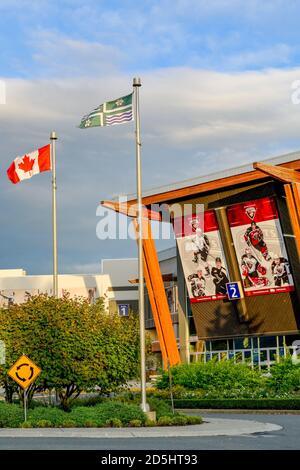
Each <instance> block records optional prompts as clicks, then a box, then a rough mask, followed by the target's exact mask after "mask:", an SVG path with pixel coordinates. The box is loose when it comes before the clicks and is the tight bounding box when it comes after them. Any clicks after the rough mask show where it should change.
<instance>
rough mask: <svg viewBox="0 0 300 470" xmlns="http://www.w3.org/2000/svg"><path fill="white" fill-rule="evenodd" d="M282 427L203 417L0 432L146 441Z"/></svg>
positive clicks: (2, 431) (4, 434)
mask: <svg viewBox="0 0 300 470" xmlns="http://www.w3.org/2000/svg"><path fill="white" fill-rule="evenodd" d="M280 429H282V427H281V426H279V425H277V424H273V423H262V422H259V421H254V420H251V421H250V420H244V419H221V418H211V417H209V418H205V422H204V423H203V424H199V425H198V424H196V425H192V426H172V427H171V426H170V427H168V426H161V427H153V428H121V429H120V428H63V429H62V428H57V429H54V428H45V429H19V428H17V429H12V428H10V429H9V428H5V429H0V438H2V437H31V438H32V437H34V438H38V437H53V438H59V437H71V438H94V439H103V438H135V439H136V438H145V437H146V438H147V437H152V438H153V437H204V436H206V437H207V436H241V435H245V434H246V435H248V434H255V433H267V432H273V431H279V430H280Z"/></svg>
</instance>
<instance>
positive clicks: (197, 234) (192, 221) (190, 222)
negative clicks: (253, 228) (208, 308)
mask: <svg viewBox="0 0 300 470" xmlns="http://www.w3.org/2000/svg"><path fill="white" fill-rule="evenodd" d="M202 216H203V214H202ZM178 219H180V220H178ZM182 219H183V218H177V219H175V220H174V232H175V236H176V239H177V246H178V251H179V255H180V258H181V262H182V267H183V271H184V276H185V279H186V285H187V288H188V293H189V298H190V301H191V303H194V302H204V301H208V300H218V299H224V298H226V297H227V295H226V282H229V281H228V274H227V266H226V263H225V257H224V253H223V249H222V243H221V238H220V233H219V227H218V222H217V219H216V215H215V212H214V211H206V212H204V216H203V217H201V219H203V220H200V217H199V216H194V215H189V216H185V217H184V220H182ZM182 222H183V223H182Z"/></svg>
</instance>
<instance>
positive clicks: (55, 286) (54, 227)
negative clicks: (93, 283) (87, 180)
mask: <svg viewBox="0 0 300 470" xmlns="http://www.w3.org/2000/svg"><path fill="white" fill-rule="evenodd" d="M56 140H57V135H56V132H55V131H52V132H51V134H50V141H51V164H52V240H53V297H55V298H57V297H58V273H57V222H56Z"/></svg>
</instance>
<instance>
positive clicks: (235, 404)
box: [174, 398, 300, 410]
mask: <svg viewBox="0 0 300 470" xmlns="http://www.w3.org/2000/svg"><path fill="white" fill-rule="evenodd" d="M174 406H175V408H202V409H203V408H205V409H219V410H220V409H228V410H229V409H245V410H300V398H292V399H284V398H261V399H257V400H256V399H243V398H241V399H231V398H225V399H215V398H212V399H209V398H203V399H189V398H182V399H175V400H174Z"/></svg>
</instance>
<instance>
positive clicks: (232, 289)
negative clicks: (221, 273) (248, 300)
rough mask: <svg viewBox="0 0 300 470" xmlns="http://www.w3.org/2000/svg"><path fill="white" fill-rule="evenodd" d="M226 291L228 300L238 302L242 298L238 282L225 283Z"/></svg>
mask: <svg viewBox="0 0 300 470" xmlns="http://www.w3.org/2000/svg"><path fill="white" fill-rule="evenodd" d="M226 289H227V295H228V298H229V300H239V299H241V298H242V297H244V295H243V292H242V289H241V283H240V282H227V283H226Z"/></svg>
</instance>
